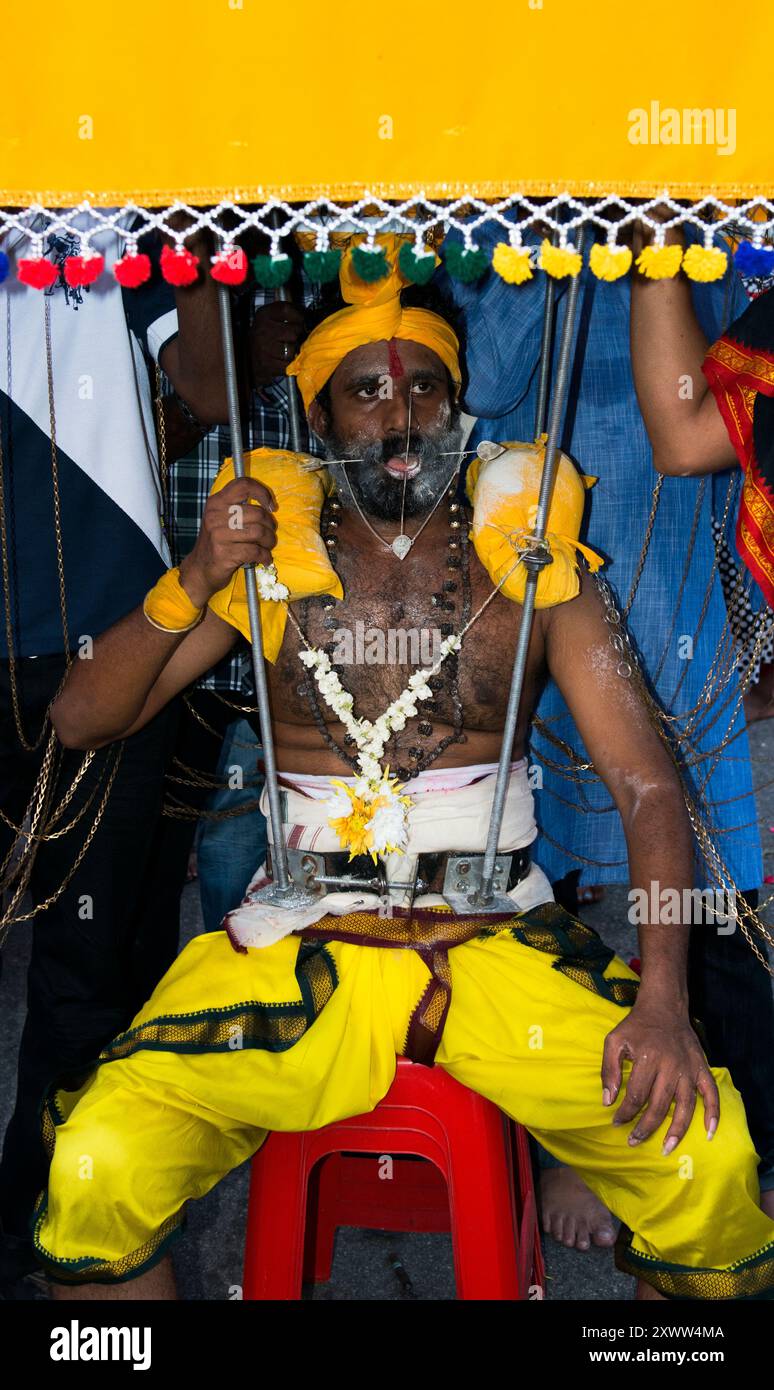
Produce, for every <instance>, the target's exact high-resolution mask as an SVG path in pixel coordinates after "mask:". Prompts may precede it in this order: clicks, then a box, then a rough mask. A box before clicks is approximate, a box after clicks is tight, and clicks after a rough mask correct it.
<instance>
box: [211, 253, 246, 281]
mask: <svg viewBox="0 0 774 1390" xmlns="http://www.w3.org/2000/svg"><path fill="white" fill-rule="evenodd" d="M210 274H211V276H212V278H213V280H217V281H218V282H219V283H220V284H221V285H241V284H242V281H243V280H244V279H245V278H246V276H247V256H246V255H245V253H244V251H243V250H242V248H241V247H240V246H232V247H231V249H230V250H228V251H219V252H218V254H217V256H214V257H213V260H212V266H211V268H210Z"/></svg>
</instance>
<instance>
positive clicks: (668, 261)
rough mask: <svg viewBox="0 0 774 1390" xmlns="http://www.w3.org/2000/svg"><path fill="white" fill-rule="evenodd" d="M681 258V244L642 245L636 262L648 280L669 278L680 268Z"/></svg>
mask: <svg viewBox="0 0 774 1390" xmlns="http://www.w3.org/2000/svg"><path fill="white" fill-rule="evenodd" d="M682 259H683V248H682V246H678V245H673V246H644V247H643V249H642V250H641V251H640V254H639V256H638V257H637V261H636V264H637V269H638V270H639V271H640V273H641V274H642V275H644V276H646V278H647V279H648V280H671V278H672V276H673V275H676V274H677V272H678V270H679V269H680V263H681V261H682Z"/></svg>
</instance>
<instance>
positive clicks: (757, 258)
mask: <svg viewBox="0 0 774 1390" xmlns="http://www.w3.org/2000/svg"><path fill="white" fill-rule="evenodd" d="M734 265H735V266H736V269H737V270H738V271H739V274H740V275H771V273H772V271H774V250H772V248H771V247H769V246H753V244H752V242H751V241H743V242H741V243H740V245H739V246H738V247H737V250H736V255H735V256H734Z"/></svg>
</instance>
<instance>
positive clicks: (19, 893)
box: [0, 743, 124, 945]
mask: <svg viewBox="0 0 774 1390" xmlns="http://www.w3.org/2000/svg"><path fill="white" fill-rule="evenodd" d="M114 747H115V750H116V756H115V762H114V765H113V768H112V770H111V772H110V776H109V778H108V782H107V786H106V787H105V791H104V793H103V796H102V800H101V801H100V804H99V806H98V807H97V813H96V816H95V817H94V822H93V824H92V826H91V828H90V829H89V831H88V834H87V835H86V838H85V840H84V842H83V844H82V845H81V848H80V849H79V851H78V853H77V855H76V856H75V861H74V863H73V864H72V865H71V867H70V869H69V870H68V871H67V873H66V874H65V876H64V879H63V880H62V882H61V883H60V885H59V887H58V888H55V889H54V891H53V893H49V895H48V897H47V898H45V899H44V901H43V902H42V903H37V904H36V905H35V906H34V907H33V908H31V909H30V911H29V912H21V913H19V914H18V915H16V916H14V915H13V914H14V911H15V908H16V905H17V903H18V902H19V901H20V900H21V898H22V897H23V895H24V888H22V889H21V890H20V889H17V890H16V892H15V893H14V895H13V899H12V901H11V903H10V904H9V906H8V908H7V909H6V911H5V913H4V914H3V917H2V918H1V919H0V945H1V944H2V942H3V941H4V940H5V936H6V934H7V932H8V929H9V927H11V926H13V925H16V924H17V923H19V922H29V921H31V920H32V918H33V917H37V915H38V913H39V912H45V911H46V909H47V908H49V907H52V906H53V904H54V903H55V902H57V901H58V899H59V898H61V896H62V894H63V893H64V891H65V888H66V887H67V885H68V884H69V883H70V881H71V879H72V878H73V877H74V875H75V873H76V872H77V870H78V868H79V867H80V864H81V862H82V860H83V858H84V856H85V854H86V851H87V850H88V848H89V846H90V844H91V842H92V840H93V839H94V836H95V835H96V833H97V829H98V828H99V825H100V823H101V821H102V817H103V815H104V813H105V807H106V806H107V803H108V798H109V796H110V793H111V790H112V788H113V783H114V781H115V779H116V774H117V772H118V769H119V766H120V764H121V757H122V755H123V751H124V745H123V743H118V744H115V745H114ZM24 887H25V888H26V885H25V886H24Z"/></svg>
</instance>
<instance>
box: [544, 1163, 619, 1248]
mask: <svg viewBox="0 0 774 1390" xmlns="http://www.w3.org/2000/svg"><path fill="white" fill-rule="evenodd" d="M540 1210H541V1219H542V1223H543V1230H544V1231H545V1232H546V1233H547V1234H548V1235H550V1236H553V1238H554V1240H558V1241H559V1243H560V1244H561V1245H566V1246H567V1247H568V1249H570V1250H572V1249H575V1250H588V1249H589V1247H590V1246H591V1244H592V1242H593V1244H594V1245H607V1246H610V1245H614V1244H615V1222H614V1220H613V1218H612V1216H611V1215H610V1212H609V1211H608V1209H607V1207H605V1206H603V1204H602V1203H601V1202H600V1200H599V1198H598V1197H595V1196H594V1193H593V1192H591V1191H590V1189H589V1188H588V1187H587V1186H586V1184H585V1182H583V1180H582V1179H581V1178H579V1177H578V1174H577V1173H574V1172H573V1170H572V1168H567V1167H565V1166H564V1165H562V1167H561V1168H542V1169H541V1171H540Z"/></svg>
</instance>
